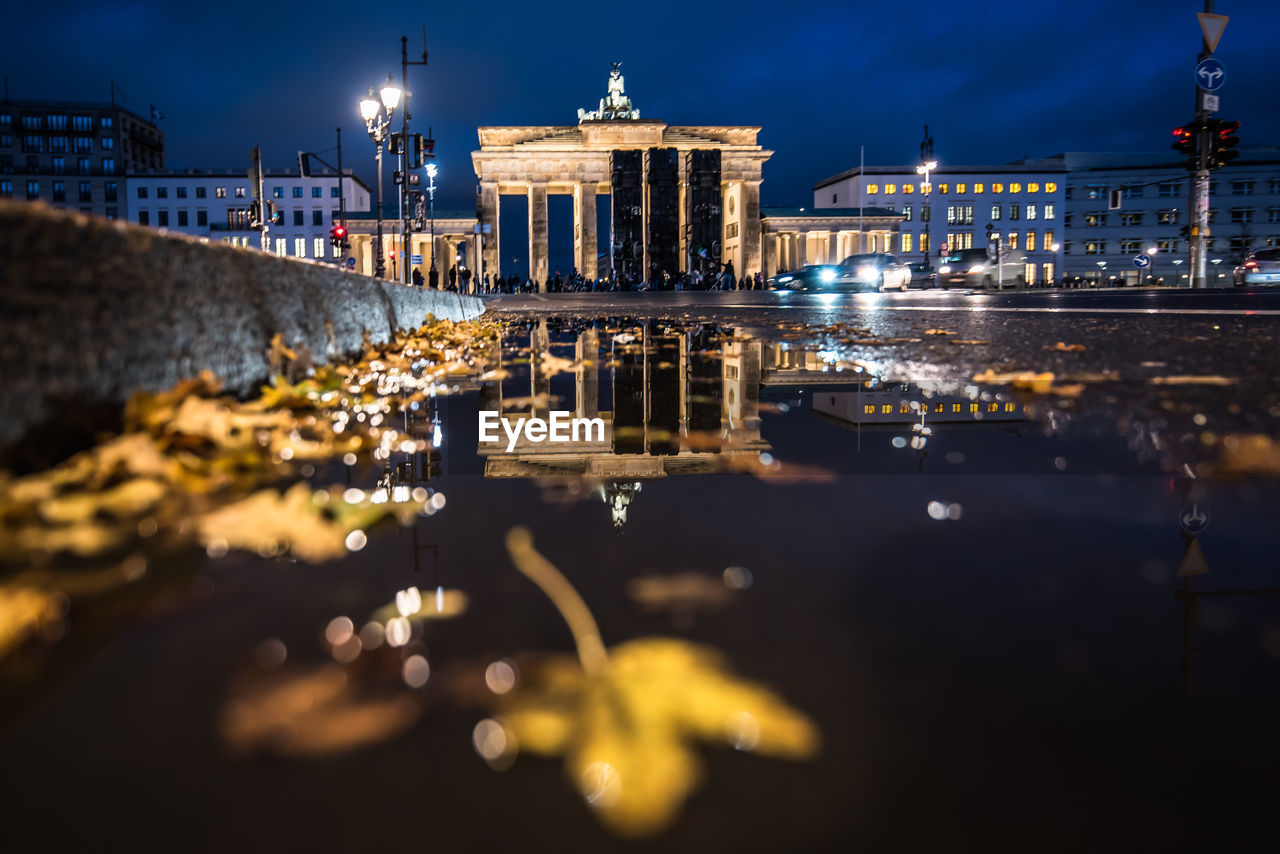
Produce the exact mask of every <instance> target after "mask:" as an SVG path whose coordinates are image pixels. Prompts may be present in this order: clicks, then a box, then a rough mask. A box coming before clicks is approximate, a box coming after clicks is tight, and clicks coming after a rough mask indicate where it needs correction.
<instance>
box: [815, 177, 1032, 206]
mask: <svg viewBox="0 0 1280 854" xmlns="http://www.w3.org/2000/svg"><path fill="white" fill-rule="evenodd" d="M1042 186H1043V191H1044V192H1046V193H1056V192H1058V185H1057V184H1056V183H1055V182H1053V181H1048V182H1045V183H1044V184H1043V185H1041V183H1040V182H1039V181H1028V182H1027V183H1026V184H1025V188H1026V192H1028V193H1039V192H1041V187H1042ZM1006 187H1007V188H1008V190H1009V192H1010V193H1021V192H1023V188H1024V185H1023V183H1022V182H1021V181H1012V182H1010V183H1009V184H1004V183H1002V182H996V183H992V184H986V183H975V184H970V183H968V182H963V181H962V182H959V183H956V184H950V183H939V184H938V185H937V188H938V192H939V193H941V194H942V195H951V193H952V191H953V190H954V191H955V195H957V196H964V195H968V194H969V193H973V195H975V196H981V195H982V194H983V193H986V192H991V193H1003V192H1004V191H1005V188H1006ZM899 190H901V191H902V192H903V193H904V194H906V195H908V196H909V195H911V194H913V193H915V191H916V186H915V184H902V185H901V186H899V185H898V184H868V185H867V195H868V196H877V195H883V196H892V195H895V194H896V193H897V192H898V191H899ZM920 192H921V193H923V192H925V184H924V183H923V182H922V183H921V184H920ZM832 201H833V202H834V201H835V198H834V197H833V198H832Z"/></svg>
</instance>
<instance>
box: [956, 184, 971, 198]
mask: <svg viewBox="0 0 1280 854" xmlns="http://www.w3.org/2000/svg"><path fill="white" fill-rule="evenodd" d="M967 192H969V185H968V184H956V193H957V194H959V195H964V194H965V193H967Z"/></svg>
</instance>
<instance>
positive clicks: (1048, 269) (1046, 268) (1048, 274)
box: [1040, 264, 1053, 282]
mask: <svg viewBox="0 0 1280 854" xmlns="http://www.w3.org/2000/svg"><path fill="white" fill-rule="evenodd" d="M1040 269H1041V270H1042V271H1043V272H1044V280H1045V281H1046V282H1052V281H1053V265H1052V264H1041V265H1040Z"/></svg>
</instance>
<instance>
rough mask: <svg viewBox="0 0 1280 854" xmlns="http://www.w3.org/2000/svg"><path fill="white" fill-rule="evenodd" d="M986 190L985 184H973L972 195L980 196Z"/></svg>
mask: <svg viewBox="0 0 1280 854" xmlns="http://www.w3.org/2000/svg"><path fill="white" fill-rule="evenodd" d="M986 189H987V185H986V184H974V185H973V194H974V195H975V196H981V195H982V194H983V192H984V191H985V190H986Z"/></svg>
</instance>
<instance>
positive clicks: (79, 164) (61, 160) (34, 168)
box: [0, 154, 119, 175]
mask: <svg viewBox="0 0 1280 854" xmlns="http://www.w3.org/2000/svg"><path fill="white" fill-rule="evenodd" d="M99 164H100V167H101V168H100V170H99V171H100V173H101V174H103V175H117V174H119V173H118V172H117V171H116V159H115V158H114V157H104V158H102V160H101V161H99ZM14 171H15V166H14V162H13V155H12V154H0V175H12V174H13V173H14ZM40 171H41V169H40V157H39V156H38V155H35V154H28V155H27V168H26V172H27V174H38V173H39V172H40ZM76 173H77V174H79V175H92V174H94V170H93V161H91V160H90V159H89V158H88V157H78V158H76ZM49 174H51V175H65V174H67V158H65V157H62V156H57V155H55V156H54V157H51V158H49Z"/></svg>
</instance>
